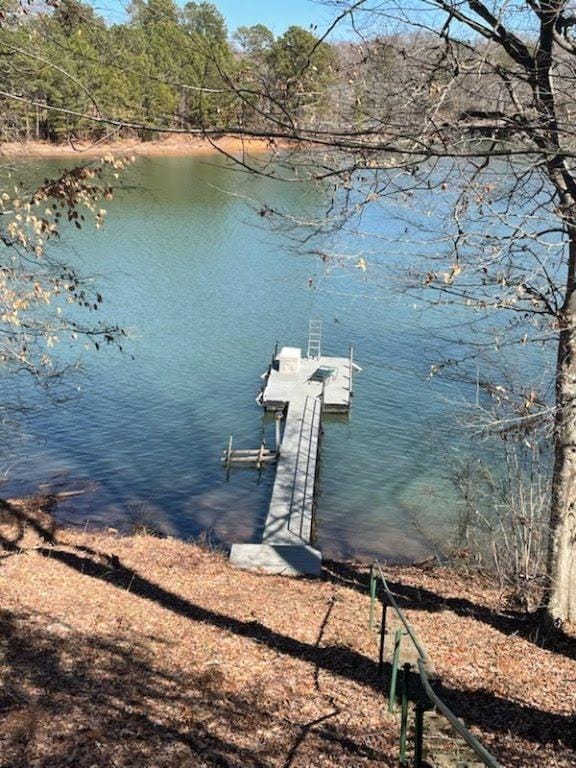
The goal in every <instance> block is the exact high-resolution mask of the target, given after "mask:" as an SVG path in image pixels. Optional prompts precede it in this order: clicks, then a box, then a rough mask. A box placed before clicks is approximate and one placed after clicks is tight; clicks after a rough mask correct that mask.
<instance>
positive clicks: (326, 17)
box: [90, 0, 334, 35]
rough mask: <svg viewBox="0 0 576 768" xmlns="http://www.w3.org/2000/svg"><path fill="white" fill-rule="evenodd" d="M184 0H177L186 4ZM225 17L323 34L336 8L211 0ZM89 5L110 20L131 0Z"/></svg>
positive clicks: (273, 0) (95, 0)
mask: <svg viewBox="0 0 576 768" xmlns="http://www.w3.org/2000/svg"><path fill="white" fill-rule="evenodd" d="M184 2H185V0H178V4H179V5H184ZM212 2H213V3H214V5H215V6H216V7H217V8H218V10H219V11H220V13H221V14H222V15H223V16H224V18H225V19H226V23H227V24H228V29H229V30H230V32H233V31H234V30H235V29H236V28H237V27H240V26H243V25H245V26H250V25H252V24H265V25H266V26H267V27H269V28H270V29H271V30H272V32H274V34H275V35H281V34H282V33H283V32H284V31H285V30H286V29H287V28H288V27H289V26H291V25H292V24H297V25H299V26H301V27H305V28H306V29H308V28H309V27H310V25H311V24H317V25H318V30H317V32H318V33H320V32H321V31H322V30H324V29H325V28H326V27H327V26H328V25H329V23H330V21H331V20H332V18H333V12H334V11H333V9H332V10H331V9H329V8H326V7H325V6H323V5H321V4H319V3H316V2H313V1H312V0H268V1H267V2H264V0H212ZM90 4H91V5H92V6H93V7H94V8H95V9H96V10H97V11H98V13H100V14H101V15H102V16H105V17H106V18H107V19H108V20H109V21H110V22H120V21H123V20H124V19H125V17H126V7H127V5H128V4H129V0H90Z"/></svg>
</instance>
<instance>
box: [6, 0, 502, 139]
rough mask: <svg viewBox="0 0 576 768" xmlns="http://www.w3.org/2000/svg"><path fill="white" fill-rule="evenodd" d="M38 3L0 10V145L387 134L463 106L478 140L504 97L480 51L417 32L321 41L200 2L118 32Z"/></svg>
mask: <svg viewBox="0 0 576 768" xmlns="http://www.w3.org/2000/svg"><path fill="white" fill-rule="evenodd" d="M10 3H12V10H11V9H10ZM24 5H25V6H26V4H24ZM32 7H34V4H33V3H32ZM43 7H44V12H39V11H30V12H29V13H22V10H21V9H22V2H18V0H4V2H3V3H2V6H1V10H0V83H1V85H0V103H1V106H0V109H1V110H2V120H1V126H0V140H4V141H6V140H34V139H39V140H45V141H51V142H60V141H64V140H66V139H67V138H69V137H77V138H81V139H91V140H98V139H101V138H103V137H106V136H108V135H110V134H113V133H114V132H117V133H122V134H124V135H126V133H130V134H135V135H138V136H139V137H140V138H141V139H142V140H146V139H150V138H152V137H153V136H155V135H156V133H157V132H158V131H168V130H191V129H211V130H222V131H223V132H224V131H226V130H227V129H230V128H231V127H232V128H234V129H239V130H244V129H245V130H246V131H262V132H263V133H279V134H281V135H282V134H284V135H289V134H290V133H291V132H294V133H295V132H297V131H298V130H300V129H301V128H304V129H312V130H315V131H318V129H321V130H324V129H326V131H334V130H336V131H338V132H339V135H340V136H343V137H345V138H346V140H347V139H348V137H349V136H354V135H356V136H359V135H363V136H364V137H366V136H374V137H378V136H380V137H381V136H392V137H397V136H401V135H403V134H404V133H405V131H406V129H407V128H409V127H410V126H417V125H419V124H420V122H421V120H422V116H423V115H424V114H428V115H430V114H432V113H431V111H430V110H431V109H432V110H433V117H434V119H433V120H431V121H430V129H431V130H432V131H434V130H437V129H439V127H441V126H443V125H445V124H446V122H445V121H452V122H454V121H458V120H459V119H461V117H462V115H468V117H467V118H466V120H467V121H468V122H469V121H470V117H469V115H470V112H469V111H470V109H473V110H474V111H475V114H476V115H480V118H479V120H480V124H479V125H478V126H476V128H477V129H478V130H480V131H482V130H484V127H483V125H482V124H481V123H482V115H483V112H482V111H483V110H485V111H486V115H487V117H488V123H489V124H490V123H493V122H494V119H493V116H494V115H496V114H498V110H500V109H501V108H502V104H507V102H508V95H507V93H506V88H505V84H503V82H502V80H501V78H499V77H498V76H497V71H496V69H494V67H492V68H491V67H488V66H487V67H486V68H484V70H483V71H482V72H480V71H479V70H478V67H477V66H473V65H474V62H475V61H476V55H477V53H478V48H479V47H482V46H484V47H485V49H486V51H488V47H489V45H490V44H486V43H482V42H478V41H477V42H476V43H475V44H474V48H473V47H471V44H470V43H469V42H468V43H466V44H462V45H460V46H458V45H457V44H454V43H452V44H451V48H450V50H449V51H447V49H446V46H445V44H444V41H442V40H439V39H438V38H434V37H433V36H431V35H428V34H427V33H426V31H425V30H424V31H422V32H419V33H418V34H413V35H411V36H404V37H401V36H390V35H388V36H384V35H382V36H379V35H378V34H377V30H375V31H374V32H373V34H371V35H370V36H369V37H365V36H363V37H362V38H360V39H357V40H356V42H354V43H347V42H339V43H332V44H329V43H328V42H326V41H325V40H324V39H323V38H322V37H319V36H318V35H317V34H315V30H306V29H303V28H302V27H297V26H292V27H290V28H289V29H288V30H287V31H286V32H285V33H284V34H283V35H281V36H279V37H275V36H274V35H273V34H272V32H271V31H270V30H269V29H268V28H267V27H265V26H264V25H262V24H256V25H254V26H249V27H247V26H243V27H239V28H238V29H236V30H233V31H230V30H228V29H227V27H226V22H225V20H224V18H223V16H222V14H221V13H220V12H219V11H218V8H217V7H216V6H215V5H214V4H212V3H209V2H200V3H195V2H189V3H186V4H185V5H184V6H183V7H179V6H178V5H177V4H176V3H175V2H174V0H133V2H131V3H130V5H129V6H128V17H127V19H126V21H125V22H124V23H121V24H111V23H109V22H107V21H106V20H105V19H104V18H102V17H100V16H98V14H97V13H96V12H95V11H94V10H93V8H91V7H90V6H89V5H87V4H86V3H83V2H80V0H59V1H58V2H57V3H54V6H53V7H50V3H45V4H44V6H43ZM492 53H493V52H492ZM498 55H499V56H500V57H501V58H502V56H503V54H502V53H499V54H498ZM504 58H505V55H504ZM502 63H504V64H506V65H507V66H509V64H510V62H508V61H505V60H504V59H502ZM466 110H468V112H466ZM114 121H118V123H119V124H121V126H122V127H121V128H116V127H115V126H114ZM476 122H478V119H477V120H476ZM143 126H144V127H143ZM442 130H444V129H443V128H442ZM486 130H488V131H490V130H491V128H490V125H488V127H487V128H486Z"/></svg>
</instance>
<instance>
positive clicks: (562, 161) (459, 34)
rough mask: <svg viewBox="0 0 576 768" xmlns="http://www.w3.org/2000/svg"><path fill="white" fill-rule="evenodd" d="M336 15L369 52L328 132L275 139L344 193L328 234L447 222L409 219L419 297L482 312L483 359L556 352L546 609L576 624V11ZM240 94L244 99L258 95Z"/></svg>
mask: <svg viewBox="0 0 576 768" xmlns="http://www.w3.org/2000/svg"><path fill="white" fill-rule="evenodd" d="M330 5H332V6H334V7H335V8H336V9H337V11H338V19H337V22H335V23H340V24H347V25H348V28H349V30H350V31H351V34H354V35H356V36H357V37H359V38H360V41H359V43H358V45H357V46H356V53H357V54H358V55H357V56H356V58H355V59H354V57H352V58H351V57H350V56H348V61H347V63H346V67H347V70H348V75H349V76H348V77H346V76H344V75H343V74H342V73H341V76H340V83H341V86H342V89H343V90H342V93H341V94H340V97H339V98H337V99H335V100H334V104H337V110H336V109H335V108H333V110H332V111H331V112H330V113H329V114H327V115H326V119H325V121H324V124H323V125H322V126H320V127H318V126H317V125H315V126H311V125H307V124H306V123H305V121H299V119H298V115H297V114H296V115H294V114H291V115H290V120H284V119H283V117H282V115H278V114H277V113H276V114H275V119H274V121H273V122H272V121H270V123H269V133H270V135H273V136H275V137H277V138H285V139H290V140H291V142H292V146H298V147H300V148H303V147H309V148H311V149H312V152H311V155H310V157H309V158H308V160H304V159H303V158H302V154H301V153H300V154H299V155H289V157H288V158H287V160H286V165H287V166H288V167H290V166H292V167H293V168H295V169H297V170H298V174H299V176H300V177H301V176H302V173H303V171H302V169H303V166H305V165H307V167H308V178H312V179H316V180H330V181H331V182H332V183H334V185H335V187H334V196H333V200H332V201H331V206H330V212H329V215H328V217H326V218H324V219H323V220H318V221H316V222H310V221H309V222H307V223H308V225H309V226H312V227H313V228H314V227H316V231H317V232H326V231H327V230H329V229H330V228H332V227H342V226H347V227H349V226H350V225H351V223H352V222H355V225H356V226H358V227H361V219H362V216H363V212H364V211H365V209H366V208H367V207H369V206H374V205H379V204H382V203H383V202H386V203H388V204H389V205H390V204H392V203H393V204H397V203H398V202H399V201H400V200H401V199H404V200H405V201H406V202H407V203H408V205H409V206H410V205H411V206H412V209H413V211H414V210H416V212H419V213H422V212H423V211H426V212H427V213H428V214H429V216H430V218H432V214H434V213H435V214H436V216H437V218H436V220H435V222H434V223H435V226H434V227H428V228H427V230H428V232H427V236H426V237H423V238H418V237H417V234H414V233H417V232H418V228H421V230H422V227H423V225H422V223H421V219H420V220H419V219H418V217H417V216H414V215H410V214H409V213H404V214H403V215H404V216H405V218H406V226H407V229H406V234H407V236H406V244H410V246H411V248H412V249H413V250H416V247H417V246H416V243H417V242H418V243H419V247H420V253H421V254H422V255H423V256H424V257H425V258H424V259H423V263H424V264H426V265H429V264H430V263H431V260H434V259H436V260H437V262H438V263H437V265H436V267H433V268H430V267H429V266H427V267H426V269H424V270H418V269H417V268H416V267H415V268H413V270H412V278H413V285H414V287H416V285H417V284H418V283H419V284H420V285H421V286H424V287H426V288H427V289H428V290H429V291H433V292H435V295H436V296H437V303H440V304H445V303H452V304H460V305H462V306H467V307H469V308H470V309H471V310H473V311H474V313H475V323H476V324H477V325H483V326H484V328H485V329H486V330H487V331H488V330H489V331H490V333H489V334H488V335H486V337H485V340H484V342H483V343H482V342H478V347H479V348H480V347H482V346H492V347H494V346H496V347H497V348H498V349H499V350H502V349H510V348H511V347H512V345H526V344H528V343H530V342H533V341H536V342H537V343H542V344H550V343H552V344H555V345H556V347H557V365H556V373H555V382H554V385H553V388H554V398H553V400H554V402H553V404H552V409H551V412H552V414H553V419H554V425H553V440H554V456H555V460H554V468H553V476H552V493H551V504H550V536H549V556H548V572H549V589H548V598H547V605H548V611H549V614H550V616H551V617H552V618H553V619H554V620H555V621H559V622H561V621H564V620H568V621H575V620H576V513H575V505H576V169H575V162H574V159H575V157H576V154H575V152H576V146H575V142H574V130H573V124H572V114H573V92H574V85H575V83H576V37H575V36H574V35H573V30H574V29H575V27H576V16H575V15H574V13H573V5H572V3H570V2H567V1H566V0H554V1H552V2H548V1H546V2H544V0H528V2H526V3H521V4H520V5H514V6H510V5H509V4H507V3H506V2H495V3H491V4H490V5H487V4H485V3H484V2H481V1H480V0H466V2H454V1H453V0H428V1H427V2H422V3H417V4H416V5H411V6H410V9H409V10H408V9H406V8H405V7H404V5H403V4H401V3H399V2H397V0H385V1H384V2H378V3H373V2H369V1H368V0H366V2H362V1H361V2H356V3H347V2H334V3H330ZM313 53H314V52H313V50H311V52H310V58H309V62H310V63H311V62H312V61H313ZM374 62H375V65H376V67H377V68H378V67H379V68H380V69H381V72H382V76H381V78H380V79H377V78H375V77H374V69H373V67H374ZM383 62H384V63H383ZM235 90H236V93H237V97H238V98H239V99H241V100H242V99H243V100H246V99H248V100H249V99H250V98H251V97H250V94H247V93H245V92H244V91H243V90H242V88H241V87H238V86H237V87H236V88H235ZM259 99H260V100H261V99H262V94H259ZM259 170H260V171H261V172H264V173H267V172H268V171H267V169H266V168H260V169H259ZM383 210H384V209H383ZM388 210H389V209H388ZM388 215H389V214H388ZM359 222H360V223H359ZM431 233H432V234H434V233H435V235H436V238H435V239H434V237H431V236H430V234H431ZM415 255H417V253H416V254H415ZM363 261H364V260H363ZM369 266H370V265H368V267H369ZM362 267H363V268H365V267H366V264H365V263H363V264H362ZM466 356H467V357H468V358H469V354H467V355H466ZM530 392H531V386H529V383H528V382H527V384H526V387H525V388H524V391H523V392H522V393H521V394H522V402H521V403H520V412H521V413H520V418H521V420H522V421H523V423H524V425H525V426H526V425H527V424H529V423H530V421H531V420H538V419H540V418H541V416H542V413H543V412H544V411H547V412H548V411H549V409H548V407H547V403H546V402H543V400H542V398H541V397H540V395H539V394H536V395H535V394H534V393H532V394H530ZM522 409H523V412H522Z"/></svg>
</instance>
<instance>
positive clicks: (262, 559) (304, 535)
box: [230, 355, 353, 576]
mask: <svg viewBox="0 0 576 768" xmlns="http://www.w3.org/2000/svg"><path fill="white" fill-rule="evenodd" d="M319 367H327V368H332V369H334V371H335V373H334V375H333V377H332V378H331V379H330V380H329V381H328V382H326V383H325V384H322V383H321V382H318V381H311V380H310V378H311V376H312V375H313V374H314V372H315V371H316V370H317V369H318V368H319ZM352 372H353V362H352V356H351V355H350V357H349V358H341V357H324V356H322V357H316V358H311V357H307V358H303V359H302V360H301V363H300V367H299V370H298V371H297V372H292V373H281V372H280V371H279V370H278V369H276V368H274V367H271V369H270V370H269V371H268V373H267V375H266V383H265V386H264V389H263V391H262V395H261V403H262V405H263V407H264V408H265V409H266V410H275V411H278V410H281V409H284V408H287V413H286V421H285V424H284V433H283V436H282V441H281V444H280V456H279V458H278V462H277V467H276V478H275V481H274V488H273V491H272V498H271V501H270V507H269V510H268V515H267V517H266V521H265V524H264V528H263V532H262V543H260V544H233V545H232V549H231V552H230V561H231V562H232V563H233V564H234V565H236V566H237V567H239V568H248V569H262V570H264V571H267V572H268V573H280V574H290V575H303V574H308V575H315V576H318V575H320V573H321V567H322V555H321V552H320V551H319V550H317V549H315V548H314V547H313V546H312V542H313V539H314V504H315V483H316V478H317V465H318V460H319V446H320V435H321V429H322V426H321V421H322V418H321V417H322V412H347V411H348V410H349V409H350V398H351V394H352Z"/></svg>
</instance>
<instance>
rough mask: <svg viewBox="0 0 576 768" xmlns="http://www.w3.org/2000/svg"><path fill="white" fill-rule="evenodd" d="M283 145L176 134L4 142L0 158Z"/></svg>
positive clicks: (260, 150) (193, 152)
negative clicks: (153, 137)
mask: <svg viewBox="0 0 576 768" xmlns="http://www.w3.org/2000/svg"><path fill="white" fill-rule="evenodd" d="M287 146H288V144H287V143H282V144H280V143H278V142H277V141H274V140H268V139H259V138H258V139H257V138H247V137H237V136H222V137H221V138H218V139H206V138H196V137H192V136H189V135H178V136H168V137H164V138H161V139H158V140H156V141H141V140H140V139H137V138H134V139H118V140H116V141H102V142H85V141H78V142H72V141H69V142H68V143H66V144H51V143H50V142H46V141H26V142H4V143H1V144H0V155H1V156H2V157H3V158H6V159H12V158H18V159H20V158H23V159H30V158H38V159H42V160H51V159H57V158H59V157H82V156H84V157H101V156H103V155H107V154H112V155H124V156H126V155H134V156H136V157H196V156H203V155H218V154H221V153H228V154H235V155H236V154H247V155H251V154H265V153H270V154H274V153H275V152H277V151H278V150H279V149H282V148H285V147H287Z"/></svg>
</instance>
